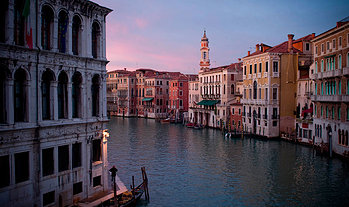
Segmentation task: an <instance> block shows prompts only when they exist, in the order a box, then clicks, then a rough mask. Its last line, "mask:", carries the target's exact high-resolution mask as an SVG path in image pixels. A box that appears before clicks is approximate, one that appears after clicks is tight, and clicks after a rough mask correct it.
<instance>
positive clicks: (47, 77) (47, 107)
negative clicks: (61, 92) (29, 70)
mask: <svg viewBox="0 0 349 207" xmlns="http://www.w3.org/2000/svg"><path fill="white" fill-rule="evenodd" d="M53 80H54V76H53V73H52V71H50V70H46V71H45V72H44V73H43V74H42V82H41V96H42V119H43V120H48V119H53V116H52V114H53V113H52V111H53V110H52V109H53V103H52V101H51V86H52V84H51V83H52V81H53Z"/></svg>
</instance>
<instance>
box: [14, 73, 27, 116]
mask: <svg viewBox="0 0 349 207" xmlns="http://www.w3.org/2000/svg"><path fill="white" fill-rule="evenodd" d="M26 77H27V75H26V72H25V71H24V70H23V69H18V70H17V71H16V73H15V76H14V88H13V89H14V113H15V122H22V121H26V120H27V119H26V118H27V117H26V98H27V97H26V96H27V94H26V86H25V84H26V81H27V78H26Z"/></svg>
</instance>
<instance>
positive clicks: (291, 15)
mask: <svg viewBox="0 0 349 207" xmlns="http://www.w3.org/2000/svg"><path fill="white" fill-rule="evenodd" d="M93 1H94V2H96V3H98V4H100V5H102V6H105V7H108V8H111V9H113V12H112V13H110V14H109V15H108V16H107V59H108V60H109V61H110V63H109V64H108V65H107V69H108V70H115V69H123V68H127V69H128V70H134V69H137V68H152V69H156V70H160V71H180V72H183V73H197V72H198V70H199V60H200V39H201V37H202V35H203V30H204V29H206V31H207V37H208V38H209V42H210V43H209V46H210V60H211V67H216V66H221V65H227V64H230V63H233V62H236V61H237V59H238V58H241V57H244V56H246V54H247V51H248V50H251V51H253V50H255V45H256V44H257V43H261V42H263V43H265V44H268V45H271V46H274V45H276V44H279V43H281V42H283V41H286V40H287V34H290V33H292V34H294V35H295V39H297V38H299V37H302V36H305V35H307V34H311V33H315V35H318V34H321V33H323V32H325V31H327V30H328V29H330V28H332V27H334V26H335V25H336V22H337V21H340V20H341V19H344V18H345V17H347V16H349V12H348V11H349V3H348V1H347V0H333V1H330V0H328V1H323V0H321V1H320V0H295V1H289V0H278V1H261V0H210V1H209V0H93Z"/></svg>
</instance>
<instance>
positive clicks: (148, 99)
mask: <svg viewBox="0 0 349 207" xmlns="http://www.w3.org/2000/svg"><path fill="white" fill-rule="evenodd" d="M153 99H154V98H143V99H142V101H152V100H153Z"/></svg>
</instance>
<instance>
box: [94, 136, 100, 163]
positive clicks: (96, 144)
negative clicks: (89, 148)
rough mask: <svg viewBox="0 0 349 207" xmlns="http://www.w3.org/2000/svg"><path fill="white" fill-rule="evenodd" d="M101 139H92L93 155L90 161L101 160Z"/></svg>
mask: <svg viewBox="0 0 349 207" xmlns="http://www.w3.org/2000/svg"><path fill="white" fill-rule="evenodd" d="M101 147H102V146H101V140H100V139H95V140H93V157H92V161H93V162H96V161H100V160H101Z"/></svg>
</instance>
